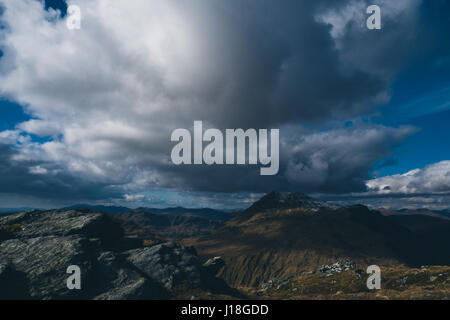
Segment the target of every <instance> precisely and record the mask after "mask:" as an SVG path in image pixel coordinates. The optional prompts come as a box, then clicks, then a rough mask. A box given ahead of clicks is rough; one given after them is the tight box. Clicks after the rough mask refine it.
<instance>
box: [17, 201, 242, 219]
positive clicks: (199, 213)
mask: <svg viewBox="0 0 450 320" xmlns="http://www.w3.org/2000/svg"><path fill="white" fill-rule="evenodd" d="M79 209H89V210H94V211H98V212H103V213H108V214H118V213H124V212H139V213H142V212H145V213H150V214H159V215H171V216H193V217H199V218H203V219H207V220H213V221H227V220H230V219H231V218H233V217H234V216H235V215H236V212H235V211H233V212H226V211H221V210H216V209H210V208H184V207H170V208H163V209H160V208H146V207H141V208H137V209H131V208H127V207H122V206H105V205H90V204H75V205H73V206H69V207H64V208H61V209H60V210H79ZM15 212H17V211H15Z"/></svg>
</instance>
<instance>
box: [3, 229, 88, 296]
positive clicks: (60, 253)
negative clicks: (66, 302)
mask: <svg viewBox="0 0 450 320" xmlns="http://www.w3.org/2000/svg"><path fill="white" fill-rule="evenodd" d="M87 251H88V250H87V239H86V238H85V237H82V236H79V235H73V236H68V237H55V236H46V237H37V238H30V239H10V240H6V241H3V242H2V243H0V261H7V262H8V263H9V264H10V265H11V266H12V267H13V268H14V270H15V271H18V272H21V273H22V274H24V275H25V277H26V280H27V284H28V285H27V286H28V293H26V294H24V295H25V296H27V295H28V296H29V297H30V298H36V299H52V298H53V299H55V298H64V297H67V298H69V297H71V296H73V297H77V296H79V293H80V292H78V291H71V290H68V289H67V286H66V279H67V277H68V275H67V273H66V271H67V267H68V266H70V265H78V266H79V267H80V268H81V269H82V270H83V277H84V278H85V279H87V278H88V277H89V273H90V272H91V269H92V264H91V263H90V259H89V257H88V256H87Z"/></svg>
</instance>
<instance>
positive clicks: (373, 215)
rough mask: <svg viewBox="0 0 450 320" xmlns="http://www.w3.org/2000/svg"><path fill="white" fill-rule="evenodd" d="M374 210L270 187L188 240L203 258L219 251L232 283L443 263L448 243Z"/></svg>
mask: <svg viewBox="0 0 450 320" xmlns="http://www.w3.org/2000/svg"><path fill="white" fill-rule="evenodd" d="M421 239H422V238H421V237H419V236H417V235H416V234H415V233H414V231H412V230H411V229H408V228H407V227H405V226H403V225H401V224H398V223H396V222H394V221H392V220H391V219H390V218H388V217H385V216H383V215H382V214H381V213H380V212H378V211H373V210H369V209H368V208H367V207H364V206H361V205H357V206H349V207H340V208H330V207H326V206H324V205H323V204H320V203H317V202H315V201H314V200H313V199H311V198H309V197H307V196H303V195H301V194H291V195H281V194H279V193H276V192H272V193H270V194H268V195H266V196H264V197H263V198H262V199H261V200H260V201H258V202H256V203H255V204H254V205H252V206H251V207H250V208H249V209H248V210H246V211H244V212H243V213H241V214H240V215H238V216H236V217H235V218H233V219H231V220H230V221H228V222H226V223H225V224H224V226H223V227H221V228H220V229H218V230H217V231H216V232H214V233H213V234H211V235H206V236H201V237H196V238H192V239H186V240H185V243H186V244H190V245H194V246H195V247H196V248H197V249H198V251H199V253H200V254H201V255H203V256H205V257H209V256H222V257H223V258H224V260H225V261H226V263H227V266H226V267H225V268H223V270H222V271H221V274H220V275H221V276H222V277H223V279H225V280H226V281H227V283H229V284H231V285H233V286H245V287H257V286H259V285H260V284H261V283H262V282H265V281H268V280H269V279H271V278H274V277H276V278H286V277H289V276H294V275H298V274H300V273H301V272H305V271H308V270H311V269H314V268H317V266H319V265H321V264H326V263H332V262H335V261H337V260H339V259H343V258H346V259H351V260H352V261H355V262H356V263H358V264H360V265H370V264H377V265H380V266H393V265H421V264H430V263H442V264H447V263H449V262H450V261H448V256H444V255H443V253H445V252H447V251H446V250H448V249H447V247H448V242H444V243H439V242H434V243H433V245H434V246H435V250H431V251H430V250H428V249H429V248H428V247H429V246H430V245H431V244H430V243H429V242H427V243H422V242H421Z"/></svg>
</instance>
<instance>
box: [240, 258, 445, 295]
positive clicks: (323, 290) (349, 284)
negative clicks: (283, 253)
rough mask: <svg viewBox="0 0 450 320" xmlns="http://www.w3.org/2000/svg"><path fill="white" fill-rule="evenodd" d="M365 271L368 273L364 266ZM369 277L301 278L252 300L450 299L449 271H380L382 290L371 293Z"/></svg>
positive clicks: (351, 273) (440, 268) (436, 268)
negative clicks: (367, 283) (368, 287)
mask: <svg viewBox="0 0 450 320" xmlns="http://www.w3.org/2000/svg"><path fill="white" fill-rule="evenodd" d="M362 269H364V270H365V269H366V268H365V266H364V267H362ZM367 277H368V275H366V274H362V277H361V278H358V277H357V276H356V274H355V272H354V271H353V270H350V271H346V272H342V273H339V274H335V275H333V276H331V277H325V278H324V277H320V275H319V274H318V273H315V274H310V275H304V276H298V277H296V278H294V279H292V280H291V281H290V282H289V283H288V284H287V285H286V286H284V287H283V288H280V289H277V288H272V289H269V290H267V291H266V292H264V293H263V294H261V293H258V292H257V291H256V290H253V291H248V292H247V294H248V295H249V296H253V297H257V298H260V299H308V300H309V299H332V300H355V299H365V300H367V299H380V300H391V299H402V300H404V299H408V300H409V299H439V300H442V299H445V300H448V299H450V267H448V266H433V267H425V268H416V269H414V268H407V267H390V268H383V269H382V270H381V290H368V289H367V286H366V281H367Z"/></svg>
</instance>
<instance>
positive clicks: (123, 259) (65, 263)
mask: <svg viewBox="0 0 450 320" xmlns="http://www.w3.org/2000/svg"><path fill="white" fill-rule="evenodd" d="M144 244H145V241H140V240H139V239H137V238H130V237H126V236H124V233H123V231H122V229H121V227H120V225H119V224H118V223H116V222H115V221H114V220H112V219H111V218H110V217H109V216H107V215H105V214H102V213H98V212H94V211H90V210H50V211H30V212H24V213H18V214H10V215H7V216H3V217H0V298H2V299H163V298H166V299H167V298H169V299H170V298H191V297H192V295H193V294H197V295H198V296H199V297H201V296H202V295H204V294H208V296H211V297H214V296H215V295H216V296H218V297H222V296H227V295H232V293H233V291H231V289H230V288H229V287H228V286H227V285H226V284H225V283H224V282H223V281H222V280H220V279H218V278H216V277H215V272H217V271H218V270H217V268H214V265H221V263H223V261H222V260H221V259H219V258H217V259H214V261H210V262H208V263H206V264H205V261H202V260H201V259H200V258H199V257H198V256H197V253H196V251H195V249H194V248H192V247H185V246H182V245H180V244H177V243H174V242H166V243H159V244H154V245H150V246H148V245H147V246H145V245H144ZM71 265H76V266H78V267H79V268H80V270H81V289H79V290H78V289H74V290H69V289H68V287H67V279H68V278H69V277H70V274H68V273H67V268H68V267H69V266H71Z"/></svg>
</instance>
